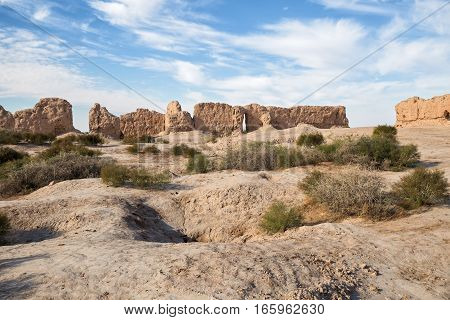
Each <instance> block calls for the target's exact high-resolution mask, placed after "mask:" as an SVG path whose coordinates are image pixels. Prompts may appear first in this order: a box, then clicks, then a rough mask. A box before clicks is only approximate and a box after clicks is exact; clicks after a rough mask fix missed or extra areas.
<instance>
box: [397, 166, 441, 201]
mask: <svg viewBox="0 0 450 320" xmlns="http://www.w3.org/2000/svg"><path fill="white" fill-rule="evenodd" d="M447 188H448V181H447V179H446V178H445V177H444V171H442V170H429V169H425V168H417V169H415V170H414V171H413V172H411V173H409V174H407V175H406V176H403V177H402V178H401V179H400V181H398V182H397V183H395V184H394V185H393V187H392V192H393V194H394V195H395V198H396V199H397V201H398V203H399V204H400V205H401V206H402V207H404V208H405V209H416V208H418V207H420V206H423V205H432V204H436V203H440V202H443V201H444V200H445V199H446V197H447V196H448V193H447Z"/></svg>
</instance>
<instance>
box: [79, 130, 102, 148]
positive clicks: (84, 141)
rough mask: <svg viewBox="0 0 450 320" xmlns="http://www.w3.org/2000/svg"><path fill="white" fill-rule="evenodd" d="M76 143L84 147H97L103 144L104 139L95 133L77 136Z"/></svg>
mask: <svg viewBox="0 0 450 320" xmlns="http://www.w3.org/2000/svg"><path fill="white" fill-rule="evenodd" d="M77 141H78V142H79V143H80V144H81V145H84V146H97V145H99V144H104V143H105V139H103V137H101V136H100V135H99V134H96V133H88V134H81V135H78V136H77Z"/></svg>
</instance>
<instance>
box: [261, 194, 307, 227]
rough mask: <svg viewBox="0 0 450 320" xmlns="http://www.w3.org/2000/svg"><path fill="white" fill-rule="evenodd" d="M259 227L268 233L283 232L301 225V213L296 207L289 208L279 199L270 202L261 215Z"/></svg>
mask: <svg viewBox="0 0 450 320" xmlns="http://www.w3.org/2000/svg"><path fill="white" fill-rule="evenodd" d="M260 225H261V228H262V229H263V230H265V231H266V232H267V233H269V234H275V233H278V232H284V231H286V230H287V229H291V228H295V227H299V226H301V225H302V215H301V213H300V210H299V209H298V208H289V207H288V206H287V205H285V204H284V203H282V202H280V201H275V202H273V203H272V204H271V206H270V207H269V209H268V210H267V212H266V213H265V214H264V215H263V216H262V221H261V224H260Z"/></svg>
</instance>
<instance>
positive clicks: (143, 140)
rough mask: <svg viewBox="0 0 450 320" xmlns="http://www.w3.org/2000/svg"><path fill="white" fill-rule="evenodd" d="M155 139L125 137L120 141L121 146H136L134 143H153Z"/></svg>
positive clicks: (148, 137) (149, 137)
mask: <svg viewBox="0 0 450 320" xmlns="http://www.w3.org/2000/svg"><path fill="white" fill-rule="evenodd" d="M155 142H156V139H155V138H154V137H151V136H139V137H133V136H126V137H124V138H123V139H122V144H136V143H155Z"/></svg>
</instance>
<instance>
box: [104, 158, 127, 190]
mask: <svg viewBox="0 0 450 320" xmlns="http://www.w3.org/2000/svg"><path fill="white" fill-rule="evenodd" d="M100 177H101V179H102V181H103V183H105V184H107V185H109V186H113V187H120V186H123V185H124V184H125V182H126V181H127V179H128V169H127V168H126V167H124V166H120V165H117V164H108V165H105V166H103V167H102V169H101V172H100Z"/></svg>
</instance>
